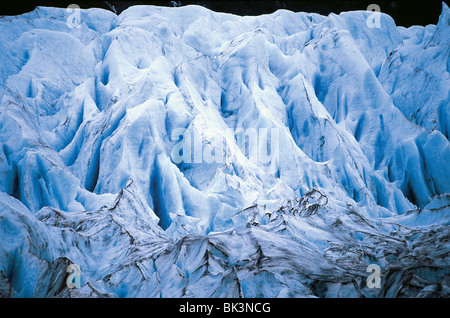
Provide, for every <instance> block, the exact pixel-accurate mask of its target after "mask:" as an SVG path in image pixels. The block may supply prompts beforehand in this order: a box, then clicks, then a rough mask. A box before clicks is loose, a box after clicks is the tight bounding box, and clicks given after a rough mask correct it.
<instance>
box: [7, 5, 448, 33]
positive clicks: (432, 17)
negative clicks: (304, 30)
mask: <svg viewBox="0 0 450 318" xmlns="http://www.w3.org/2000/svg"><path fill="white" fill-rule="evenodd" d="M106 2H108V3H109V4H110V5H112V6H114V8H115V9H116V11H117V12H118V13H120V12H121V11H123V10H125V9H126V8H128V7H129V6H131V5H133V4H152V5H161V6H174V5H175V4H176V5H179V4H181V5H188V4H198V5H203V6H204V7H207V8H209V9H211V10H214V11H220V12H229V13H234V14H239V15H259V14H264V13H271V12H274V11H276V10H277V9H288V10H292V11H296V12H298V11H305V12H317V13H320V14H324V15H327V14H329V13H330V12H333V13H336V14H339V13H340V12H342V11H351V10H365V9H366V8H367V6H368V5H369V4H372V3H375V4H377V5H379V6H380V8H381V11H382V12H384V13H387V14H389V15H390V16H392V17H393V18H394V20H395V22H396V24H397V25H402V26H406V27H409V26H411V25H427V24H436V23H437V21H438V18H439V15H440V13H441V9H442V2H441V1H440V0H426V1H424V0H420V1H419V0H412V1H411V0H409V1H407V0H295V1H293V0H265V1H255V0H248V1H243V0H229V1H225V0H174V1H168V0H136V1H129V0H128V1H120V0H110V1H100V0H70V1H55V0H25V1H8V3H2V4H1V5H0V15H17V14H22V13H26V12H29V11H32V10H33V9H34V8H35V7H36V6H52V7H62V8H66V7H67V6H68V5H69V4H72V3H74V4H78V5H79V6H80V7H81V8H90V7H97V8H104V9H110V6H109V5H108V4H107V3H106ZM447 4H448V2H447Z"/></svg>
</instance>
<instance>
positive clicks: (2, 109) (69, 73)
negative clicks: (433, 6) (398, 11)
mask: <svg viewBox="0 0 450 318" xmlns="http://www.w3.org/2000/svg"><path fill="white" fill-rule="evenodd" d="M72 14H74V13H73V12H71V11H67V10H65V9H56V8H47V7H38V8H36V9H35V10H34V11H33V12H30V13H27V14H23V15H20V16H3V17H0V61H1V62H0V100H1V105H0V176H1V177H0V296H2V297H362V296H364V297H428V296H441V297H449V296H450V258H449V257H450V256H449V250H450V244H449V238H450V236H449V234H450V231H449V222H450V164H449V163H450V143H449V139H448V137H449V130H450V109H449V108H450V96H449V90H450V75H449V68H450V62H449V54H450V26H449V24H450V10H449V8H448V7H447V5H446V4H444V3H443V9H442V14H441V16H440V17H439V22H438V23H437V24H436V25H428V26H426V27H421V26H413V27H410V28H403V27H397V26H396V25H395V22H394V21H393V20H392V18H390V17H389V16H387V15H385V14H381V21H380V26H381V27H380V28H369V27H368V25H367V23H366V21H367V19H368V18H369V16H370V14H372V12H364V11H355V12H347V13H342V14H340V15H335V14H330V15H329V16H327V17H325V16H321V15H318V14H309V13H294V12H290V11H286V10H279V11H276V12H275V13H273V14H269V15H262V16H257V17H240V16H235V15H231V14H225V13H215V12H212V11H209V10H207V9H205V8H203V7H200V6H186V7H179V8H167V7H166V8H165V7H154V6H134V7H130V8H129V9H127V10H125V11H124V12H122V13H121V14H120V15H119V16H117V15H115V14H114V13H112V12H109V11H106V10H100V9H89V10H82V11H81V16H80V19H79V20H80V22H81V25H80V27H79V28H77V27H73V24H71V23H68V21H69V22H70V21H72V23H73V21H74V20H73V16H71V15H72ZM436 18H437V17H436ZM180 128H182V129H186V132H188V133H189V134H190V135H191V136H193V137H194V139H195V138H197V139H196V140H200V146H201V147H202V149H203V148H204V149H206V150H209V151H210V153H211V154H212V153H213V152H214V153H216V152H218V151H217V149H220V148H216V150H215V151H213V150H212V149H213V148H214V147H216V146H215V144H214V142H213V141H214V140H216V139H217V137H218V136H221V138H222V139H223V140H224V144H225V147H224V149H223V151H224V153H223V155H224V156H225V157H226V158H227V160H225V161H224V162H218V161H209V163H208V162H207V161H205V160H204V161H202V162H198V161H196V160H194V161H193V162H190V163H189V162H188V161H189V160H184V161H181V162H180V161H177V160H174V157H173V155H172V153H173V149H174V148H176V147H177V144H179V138H172V137H173V135H174V134H175V135H176V132H177V131H178V130H179V129H180ZM262 128H268V129H269V128H270V129H276V130H277V131H278V132H279V136H278V137H279V142H280V144H279V152H278V153H275V152H272V153H271V157H270V159H271V160H269V161H268V162H260V161H256V162H255V161H253V160H251V158H249V156H248V154H246V153H245V150H243V151H242V152H241V151H240V148H239V147H238V140H237V138H236V135H234V134H233V132H236V131H248V130H249V129H255V130H258V129H259V130H261V129H262ZM230 132H231V133H230ZM236 149H237V151H236ZM231 150H234V151H231ZM184 151H185V150H184V149H183V155H184ZM276 154H277V156H275V155H276ZM72 263H73V264H77V265H78V266H79V267H80V268H81V271H82V276H81V286H80V288H74V289H70V288H68V287H67V285H66V277H67V272H66V269H67V267H68V265H69V264H72ZM369 264H377V265H379V266H380V267H381V288H369V286H368V285H367V284H366V282H367V278H368V276H369V275H370V273H368V272H367V267H368V265H369Z"/></svg>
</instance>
